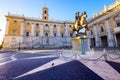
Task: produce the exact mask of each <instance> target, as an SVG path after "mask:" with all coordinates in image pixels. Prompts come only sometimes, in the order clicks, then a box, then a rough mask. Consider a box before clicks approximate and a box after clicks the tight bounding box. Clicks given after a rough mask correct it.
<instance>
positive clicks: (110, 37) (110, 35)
mask: <svg viewBox="0 0 120 80" xmlns="http://www.w3.org/2000/svg"><path fill="white" fill-rule="evenodd" d="M106 25H107V30H108V47H114V39H113V30H112V26H111V23H110V20H109V18H107V20H106Z"/></svg>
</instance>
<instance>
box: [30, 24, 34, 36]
mask: <svg viewBox="0 0 120 80" xmlns="http://www.w3.org/2000/svg"><path fill="white" fill-rule="evenodd" d="M34 28H35V27H34V23H32V28H31V36H32V37H33V36H34V33H35V31H34Z"/></svg>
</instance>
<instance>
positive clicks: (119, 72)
mask: <svg viewBox="0 0 120 80" xmlns="http://www.w3.org/2000/svg"><path fill="white" fill-rule="evenodd" d="M104 53H105V52H101V51H97V52H90V54H86V55H79V53H77V52H73V51H70V50H64V51H63V50H35V51H34V50H29V51H19V52H15V51H14V52H9V51H7V52H4V51H1V52H0V80H120V67H119V66H120V59H119V55H118V54H117V55H116V54H109V56H110V57H109V56H107V59H106V57H105V55H104ZM99 57H100V58H99Z"/></svg>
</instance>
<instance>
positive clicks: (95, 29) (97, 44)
mask: <svg viewBox="0 0 120 80" xmlns="http://www.w3.org/2000/svg"><path fill="white" fill-rule="evenodd" d="M94 32H95V43H96V47H100V42H99V36H98V30H97V26H96V25H94Z"/></svg>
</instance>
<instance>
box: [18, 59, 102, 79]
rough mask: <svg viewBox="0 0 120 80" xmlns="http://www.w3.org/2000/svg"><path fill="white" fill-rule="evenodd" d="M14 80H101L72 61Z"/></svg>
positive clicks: (81, 65) (84, 67) (75, 61)
mask: <svg viewBox="0 0 120 80" xmlns="http://www.w3.org/2000/svg"><path fill="white" fill-rule="evenodd" d="M16 80H103V79H102V78H101V77H100V76H98V75H97V74H96V73H94V72H93V71H92V70H90V69H89V68H87V67H86V66H85V65H83V64H82V63H81V62H79V61H77V60H74V61H71V62H68V63H65V64H62V65H59V66H55V67H52V66H51V68H49V69H46V70H43V71H40V72H37V73H34V74H31V75H28V76H24V77H21V78H18V79H16Z"/></svg>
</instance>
